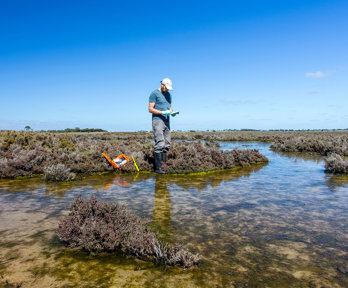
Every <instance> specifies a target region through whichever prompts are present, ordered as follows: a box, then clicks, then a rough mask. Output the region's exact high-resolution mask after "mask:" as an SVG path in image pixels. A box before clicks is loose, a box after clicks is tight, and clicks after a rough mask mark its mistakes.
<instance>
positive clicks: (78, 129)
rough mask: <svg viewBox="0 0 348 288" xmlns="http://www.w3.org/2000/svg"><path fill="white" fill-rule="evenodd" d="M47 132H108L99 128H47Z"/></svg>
mask: <svg viewBox="0 0 348 288" xmlns="http://www.w3.org/2000/svg"><path fill="white" fill-rule="evenodd" d="M48 132H54V133H71V132H108V131H107V130H103V129H100V128H83V129H81V128H79V127H76V128H66V129H64V130H48Z"/></svg>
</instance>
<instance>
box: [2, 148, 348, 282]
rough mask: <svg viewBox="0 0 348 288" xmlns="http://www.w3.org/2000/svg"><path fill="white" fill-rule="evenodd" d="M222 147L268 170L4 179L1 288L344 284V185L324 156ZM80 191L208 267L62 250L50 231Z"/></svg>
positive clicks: (347, 181) (347, 203)
mask: <svg viewBox="0 0 348 288" xmlns="http://www.w3.org/2000/svg"><path fill="white" fill-rule="evenodd" d="M220 147H221V149H232V148H234V147H237V148H240V149H244V148H245V149H259V150H260V152H261V153H262V154H264V155H266V156H267V157H268V158H269V160H270V161H269V163H268V164H267V165H257V166H253V167H251V168H243V169H240V170H232V171H225V172H216V173H209V174H206V175H195V176H173V175H155V174H138V175H136V174H132V175H117V174H107V175H94V176H93V177H89V178H87V179H85V180H83V181H77V182H73V183H63V184H47V183H45V182H43V181H42V180H40V179H26V180H23V179H21V180H20V179H18V180H0V217H1V218H0V219H1V220H0V236H1V237H0V246H1V252H0V257H1V258H0V286H1V285H4V284H6V281H7V282H8V283H9V284H12V285H14V284H22V287H135V286H142V287H348V279H347V278H348V276H347V273H346V272H347V269H348V264H347V263H348V177H339V176H336V177H331V176H330V175H327V174H325V173H324V163H323V161H322V158H321V157H318V156H310V155H301V154H289V153H287V154H285V153H276V152H272V151H270V150H269V144H264V143H255V142H246V143H243V142H232V143H221V146H220ZM78 194H81V195H82V196H83V197H85V198H89V197H90V196H92V195H96V196H97V197H98V198H99V199H100V200H107V201H117V202H121V203H124V204H126V205H127V206H128V208H129V209H131V210H133V211H135V212H136V213H137V214H138V215H139V216H142V217H145V218H148V219H149V220H150V221H151V222H152V226H154V227H155V228H156V229H157V230H158V231H159V235H160V237H161V238H162V239H165V240H166V241H169V242H181V243H183V245H184V247H187V248H189V249H190V250H192V252H195V253H200V254H201V255H203V258H202V264H201V267H194V268H190V269H187V270H184V269H182V268H180V267H163V266H156V265H155V264H153V263H147V262H143V261H140V260H137V259H134V258H133V257H127V256H124V255H118V254H113V255H110V254H103V255H99V256H97V257H93V256H90V255H88V254H87V253H85V252H83V251H78V250H74V251H72V250H70V249H67V248H65V246H64V245H63V244H61V243H60V242H59V241H58V239H57V237H56V236H55V233H54V230H55V228H56V227H57V223H58V221H59V219H61V218H62V217H64V215H67V213H68V208H69V204H70V202H71V201H72V200H73V199H74V198H75V197H76V196H77V195H78Z"/></svg>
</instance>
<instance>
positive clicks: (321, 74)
mask: <svg viewBox="0 0 348 288" xmlns="http://www.w3.org/2000/svg"><path fill="white" fill-rule="evenodd" d="M330 74H331V73H330V72H329V73H324V72H321V71H317V72H307V73H306V74H305V75H306V77H307V78H325V77H327V76H329V75H330Z"/></svg>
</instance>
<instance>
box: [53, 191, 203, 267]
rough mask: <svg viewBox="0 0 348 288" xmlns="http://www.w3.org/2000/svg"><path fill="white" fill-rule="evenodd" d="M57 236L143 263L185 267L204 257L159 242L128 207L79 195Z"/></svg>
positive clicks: (95, 249) (58, 229) (94, 251)
mask: <svg viewBox="0 0 348 288" xmlns="http://www.w3.org/2000/svg"><path fill="white" fill-rule="evenodd" d="M56 233H57V235H58V237H59V239H60V240H63V241H65V242H67V243H68V244H69V246H70V247H80V248H83V249H85V250H87V251H89V252H93V253H100V252H114V251H117V250H118V251H122V252H124V253H126V254H130V255H134V256H136V257H137V258H139V259H142V260H146V261H153V262H155V263H159V264H165V265H176V264H179V265H181V266H182V267H185V268H187V267H191V266H193V265H197V264H199V261H200V258H201V256H200V255H198V254H192V253H191V252H189V251H188V250H187V249H184V248H182V247H181V245H171V244H167V243H163V242H161V241H159V240H158V238H157V234H156V233H155V232H153V231H151V230H150V229H149V228H148V226H147V224H146V223H145V222H144V221H143V220H142V219H141V218H139V217H138V216H136V215H135V214H133V213H131V212H130V211H128V210H127V209H126V208H125V206H122V205H119V204H117V203H108V202H99V201H98V200H97V198H96V197H95V196H92V197H91V199H90V200H89V201H86V200H84V199H83V198H82V197H81V196H80V195H79V196H78V197H77V198H76V199H75V200H74V201H73V202H72V204H71V207H70V213H69V215H68V216H67V217H66V218H65V219H63V220H62V221H61V222H60V223H59V226H58V228H57V230H56Z"/></svg>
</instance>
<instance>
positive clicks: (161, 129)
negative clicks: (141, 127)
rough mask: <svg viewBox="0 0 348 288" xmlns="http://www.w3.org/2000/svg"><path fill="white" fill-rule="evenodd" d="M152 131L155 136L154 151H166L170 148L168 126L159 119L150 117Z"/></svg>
mask: <svg viewBox="0 0 348 288" xmlns="http://www.w3.org/2000/svg"><path fill="white" fill-rule="evenodd" d="M152 131H153V135H154V136H155V153H161V152H167V151H168V150H169V148H170V128H169V125H166V123H165V122H164V121H163V120H161V119H152Z"/></svg>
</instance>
